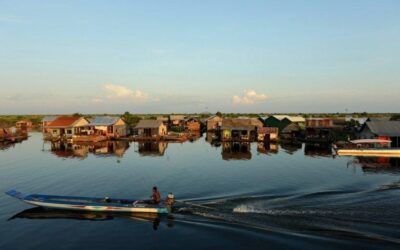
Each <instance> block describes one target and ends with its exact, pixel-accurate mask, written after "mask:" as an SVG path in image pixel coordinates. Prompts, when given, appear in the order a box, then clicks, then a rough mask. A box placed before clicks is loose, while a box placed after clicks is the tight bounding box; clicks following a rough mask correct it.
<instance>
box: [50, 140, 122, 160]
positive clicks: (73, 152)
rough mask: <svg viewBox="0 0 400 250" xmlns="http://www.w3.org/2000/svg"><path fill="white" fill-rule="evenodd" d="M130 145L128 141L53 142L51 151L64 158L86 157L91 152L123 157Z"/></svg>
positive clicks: (99, 154)
mask: <svg viewBox="0 0 400 250" xmlns="http://www.w3.org/2000/svg"><path fill="white" fill-rule="evenodd" d="M128 147H129V143H128V142H127V141H103V142H96V143H82V144H80V143H79V144H78V143H67V142H62V141H57V142H51V152H52V153H53V154H54V155H56V156H58V157H62V158H74V157H76V158H82V159H84V158H86V157H87V156H88V154H89V153H93V154H95V155H98V156H118V157H122V156H123V155H124V153H125V151H126V150H127V148H128Z"/></svg>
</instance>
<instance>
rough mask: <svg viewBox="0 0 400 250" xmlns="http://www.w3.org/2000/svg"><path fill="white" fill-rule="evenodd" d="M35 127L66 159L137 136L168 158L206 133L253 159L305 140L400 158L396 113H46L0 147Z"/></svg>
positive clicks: (144, 149)
mask: <svg viewBox="0 0 400 250" xmlns="http://www.w3.org/2000/svg"><path fill="white" fill-rule="evenodd" d="M128 120H129V121H128ZM32 129H34V130H36V131H41V132H42V134H43V140H44V141H45V142H47V143H50V144H51V151H52V152H53V153H54V154H55V155H57V156H59V157H82V158H84V157H86V156H87V155H88V153H93V154H96V155H104V156H106V155H114V156H123V154H124V152H125V151H126V149H127V148H128V147H129V145H130V142H136V144H135V145H137V148H138V149H137V150H136V151H137V152H138V153H139V154H141V155H143V156H162V155H164V153H165V150H166V149H167V147H168V144H169V143H184V142H187V141H188V142H193V141H195V140H198V139H199V138H201V137H203V136H204V137H205V140H206V141H207V142H208V143H209V144H210V145H211V146H213V147H221V155H222V159H224V160H246V159H251V150H250V147H251V146H252V144H253V145H254V143H256V145H257V152H259V153H262V154H274V153H277V152H278V150H279V147H278V145H279V146H280V147H281V148H282V149H284V150H286V151H287V152H291V153H293V152H295V151H297V150H299V149H301V148H302V147H303V145H305V154H306V155H309V156H327V157H332V156H336V155H347V156H373V157H374V156H376V157H400V149H399V148H400V121H398V120H393V119H391V117H379V118H374V117H371V118H369V117H351V116H346V117H304V116H300V115H266V116H258V117H240V116H239V117H236V118H231V117H225V116H224V115H222V114H217V115H209V116H206V117H204V115H203V116H190V115H176V114H174V115H161V116H151V117H149V116H143V117H140V116H137V119H135V121H133V122H132V121H130V119H129V117H127V116H126V115H125V116H90V117H89V116H88V117H85V116H82V115H71V116H65V115H61V116H44V117H42V119H41V122H39V123H38V124H34V123H33V122H32V121H30V120H21V121H18V122H16V123H15V125H14V126H2V127H0V147H1V148H3V149H4V148H7V147H10V146H12V145H14V144H15V143H19V142H22V141H24V140H26V139H28V137H29V131H31V130H32Z"/></svg>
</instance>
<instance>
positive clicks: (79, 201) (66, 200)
mask: <svg viewBox="0 0 400 250" xmlns="http://www.w3.org/2000/svg"><path fill="white" fill-rule="evenodd" d="M6 194H7V195H9V196H11V197H14V198H17V199H19V200H21V201H23V202H25V203H28V204H30V205H34V206H39V207H45V208H53V209H67V210H80V211H99V212H125V213H157V214H167V213H168V208H167V207H166V206H165V204H164V203H160V204H151V203H150V201H149V200H128V199H111V198H93V197H75V196H55V195H43V194H29V195H25V194H22V193H21V192H18V191H15V190H10V191H7V192H6Z"/></svg>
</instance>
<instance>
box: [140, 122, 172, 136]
mask: <svg viewBox="0 0 400 250" xmlns="http://www.w3.org/2000/svg"><path fill="white" fill-rule="evenodd" d="M137 131H138V135H140V136H146V134H145V128H139V129H137ZM167 133H168V130H167V126H166V125H164V124H162V125H160V126H159V127H158V128H152V129H151V136H157V135H166V134H167Z"/></svg>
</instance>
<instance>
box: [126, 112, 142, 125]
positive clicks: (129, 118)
mask: <svg viewBox="0 0 400 250" xmlns="http://www.w3.org/2000/svg"><path fill="white" fill-rule="evenodd" d="M122 119H123V120H124V121H125V122H126V123H127V124H128V125H129V126H134V125H136V124H137V123H138V122H139V121H140V119H141V118H140V117H139V116H136V115H132V114H130V113H129V112H128V111H127V112H125V113H124V114H123V115H122Z"/></svg>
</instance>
